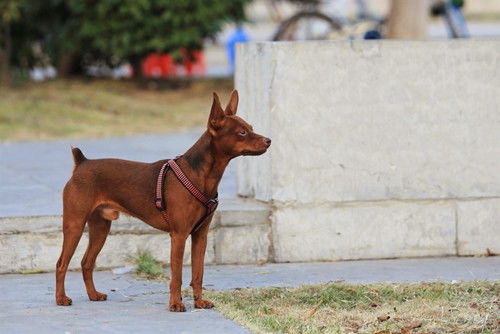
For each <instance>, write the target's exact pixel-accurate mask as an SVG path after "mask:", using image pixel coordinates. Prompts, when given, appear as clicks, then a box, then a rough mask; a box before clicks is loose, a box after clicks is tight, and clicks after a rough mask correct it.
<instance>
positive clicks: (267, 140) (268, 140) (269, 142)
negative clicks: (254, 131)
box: [264, 138, 271, 146]
mask: <svg viewBox="0 0 500 334" xmlns="http://www.w3.org/2000/svg"><path fill="white" fill-rule="evenodd" d="M264 142H266V145H267V146H271V138H264Z"/></svg>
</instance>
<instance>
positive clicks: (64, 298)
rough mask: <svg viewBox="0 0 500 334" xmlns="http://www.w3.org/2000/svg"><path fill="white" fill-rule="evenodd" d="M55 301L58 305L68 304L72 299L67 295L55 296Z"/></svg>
mask: <svg viewBox="0 0 500 334" xmlns="http://www.w3.org/2000/svg"><path fill="white" fill-rule="evenodd" d="M56 303H57V305H60V306H70V305H71V304H72V303H73V301H72V300H71V298H69V297H68V296H62V297H56Z"/></svg>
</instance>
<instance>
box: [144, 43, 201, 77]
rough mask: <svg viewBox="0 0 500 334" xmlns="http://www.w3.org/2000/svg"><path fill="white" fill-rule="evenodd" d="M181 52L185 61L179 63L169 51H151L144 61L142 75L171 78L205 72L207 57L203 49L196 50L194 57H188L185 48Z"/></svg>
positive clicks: (198, 74)
mask: <svg viewBox="0 0 500 334" xmlns="http://www.w3.org/2000/svg"><path fill="white" fill-rule="evenodd" d="M181 54H182V56H183V61H182V63H181V64H177V63H175V61H174V60H173V58H172V56H171V55H169V54H168V53H151V54H150V55H149V56H147V57H146V58H145V59H144V60H143V62H142V75H143V76H144V77H147V78H170V77H175V76H182V75H188V76H191V75H196V76H202V75H204V74H205V71H206V67H205V57H204V55H203V52H202V51H195V52H193V54H192V57H188V55H187V52H186V51H185V50H184V49H183V50H181Z"/></svg>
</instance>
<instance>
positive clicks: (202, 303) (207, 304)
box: [194, 299, 214, 308]
mask: <svg viewBox="0 0 500 334" xmlns="http://www.w3.org/2000/svg"><path fill="white" fill-rule="evenodd" d="M194 307H195V308H212V307H214V303H212V302H211V301H210V300H205V299H197V300H195V301H194Z"/></svg>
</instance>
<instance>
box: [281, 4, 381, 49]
mask: <svg viewBox="0 0 500 334" xmlns="http://www.w3.org/2000/svg"><path fill="white" fill-rule="evenodd" d="M292 2H294V3H297V4H298V5H299V8H300V10H299V11H298V12H297V13H296V14H294V15H293V16H291V17H290V18H288V19H286V20H284V21H283V22H282V23H281V24H280V26H279V27H278V29H277V31H276V33H275V34H274V36H273V40H274V41H287V40H288V41H290V40H322V39H356V38H359V37H360V35H361V34H362V37H363V38H365V39H379V38H382V35H383V28H384V24H385V18H383V17H381V16H379V15H377V14H375V13H373V12H372V11H371V10H370V9H369V7H368V5H367V3H366V1H365V0H356V7H357V11H356V16H355V17H354V18H351V19H350V18H346V17H343V16H338V15H328V14H326V13H323V12H322V10H321V5H322V4H324V3H326V1H321V0H293V1H292Z"/></svg>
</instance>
